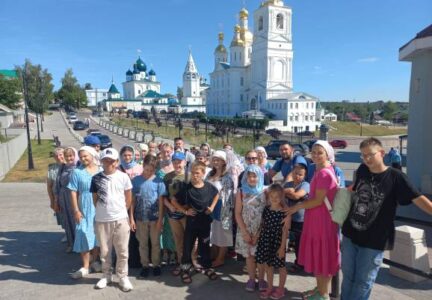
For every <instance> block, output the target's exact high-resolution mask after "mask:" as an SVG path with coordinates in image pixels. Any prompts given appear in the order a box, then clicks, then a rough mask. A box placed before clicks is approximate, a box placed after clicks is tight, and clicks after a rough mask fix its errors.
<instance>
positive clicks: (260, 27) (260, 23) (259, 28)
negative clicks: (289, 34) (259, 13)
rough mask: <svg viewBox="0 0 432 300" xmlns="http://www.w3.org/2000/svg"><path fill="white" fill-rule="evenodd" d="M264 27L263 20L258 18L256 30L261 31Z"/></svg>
mask: <svg viewBox="0 0 432 300" xmlns="http://www.w3.org/2000/svg"><path fill="white" fill-rule="evenodd" d="M263 27H264V19H263V17H259V19H258V30H263Z"/></svg>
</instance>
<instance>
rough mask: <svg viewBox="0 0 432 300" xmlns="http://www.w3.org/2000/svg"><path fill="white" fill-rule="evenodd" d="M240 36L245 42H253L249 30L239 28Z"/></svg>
mask: <svg viewBox="0 0 432 300" xmlns="http://www.w3.org/2000/svg"><path fill="white" fill-rule="evenodd" d="M240 37H241V39H242V40H243V41H244V42H245V43H252V42H253V34H252V32H250V31H249V30H247V29H245V28H241V30H240Z"/></svg>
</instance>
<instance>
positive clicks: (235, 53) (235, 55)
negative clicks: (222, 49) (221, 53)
mask: <svg viewBox="0 0 432 300" xmlns="http://www.w3.org/2000/svg"><path fill="white" fill-rule="evenodd" d="M236 60H237V52H234V61H236Z"/></svg>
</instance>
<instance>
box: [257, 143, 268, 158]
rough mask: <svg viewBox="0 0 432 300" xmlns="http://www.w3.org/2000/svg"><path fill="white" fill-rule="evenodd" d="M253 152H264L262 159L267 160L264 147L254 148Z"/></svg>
mask: <svg viewBox="0 0 432 300" xmlns="http://www.w3.org/2000/svg"><path fill="white" fill-rule="evenodd" d="M255 151H261V152H264V157H265V158H267V151H266V149H265V148H264V147H262V146H258V147H256V148H255Z"/></svg>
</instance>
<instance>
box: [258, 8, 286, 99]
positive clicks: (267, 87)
mask: <svg viewBox="0 0 432 300" xmlns="http://www.w3.org/2000/svg"><path fill="white" fill-rule="evenodd" d="M291 22H292V10H291V8H290V7H288V6H285V5H284V3H283V1H281V0H269V1H265V2H263V3H262V4H261V6H260V8H259V9H257V10H256V11H255V12H254V42H253V51H252V70H251V72H252V85H253V90H254V93H255V94H256V95H258V94H260V96H259V97H260V98H264V99H263V100H265V99H269V98H274V97H277V96H278V95H282V94H286V93H288V92H291V91H292V88H293V81H292V60H293V50H292V32H291ZM261 101H262V100H261ZM261 101H260V102H261Z"/></svg>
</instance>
